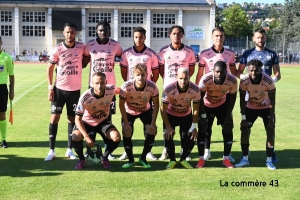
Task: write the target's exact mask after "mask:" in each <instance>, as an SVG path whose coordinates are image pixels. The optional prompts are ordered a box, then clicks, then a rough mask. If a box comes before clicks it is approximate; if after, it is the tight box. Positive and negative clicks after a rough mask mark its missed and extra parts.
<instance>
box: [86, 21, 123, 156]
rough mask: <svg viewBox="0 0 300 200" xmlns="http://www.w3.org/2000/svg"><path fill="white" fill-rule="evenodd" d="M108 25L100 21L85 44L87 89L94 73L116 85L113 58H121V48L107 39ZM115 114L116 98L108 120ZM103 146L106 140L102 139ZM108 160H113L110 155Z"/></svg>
mask: <svg viewBox="0 0 300 200" xmlns="http://www.w3.org/2000/svg"><path fill="white" fill-rule="evenodd" d="M110 30H111V28H110V24H109V23H108V22H107V21H103V20H101V21H100V22H98V24H97V25H96V31H97V37H96V38H95V39H93V40H90V41H89V42H87V44H86V48H85V52H84V57H83V61H82V62H83V67H86V66H87V64H88V63H89V62H90V73H89V87H92V75H93V74H94V73H95V72H102V73H104V74H105V75H106V79H107V84H113V85H115V84H116V77H115V71H114V67H115V58H116V57H121V54H122V48H121V46H120V44H119V42H117V41H115V40H113V39H111V38H109V35H110ZM115 113H116V97H114V98H113V100H112V102H111V110H110V118H109V119H110V120H111V114H115ZM103 140H104V142H105V144H107V143H106V141H107V140H106V138H103ZM110 159H115V158H114V157H113V156H112V155H110Z"/></svg>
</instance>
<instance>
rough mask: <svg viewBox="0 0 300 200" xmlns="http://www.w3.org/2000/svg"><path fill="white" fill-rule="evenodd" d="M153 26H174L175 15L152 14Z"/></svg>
mask: <svg viewBox="0 0 300 200" xmlns="http://www.w3.org/2000/svg"><path fill="white" fill-rule="evenodd" d="M152 23H153V24H175V14H172V13H169V14H168V13H167V14H153V18H152Z"/></svg>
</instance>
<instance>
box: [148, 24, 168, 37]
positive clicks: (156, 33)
mask: <svg viewBox="0 0 300 200" xmlns="http://www.w3.org/2000/svg"><path fill="white" fill-rule="evenodd" d="M168 31H169V28H165V27H164V28H163V27H153V29H152V35H153V38H168V37H169V36H168Z"/></svg>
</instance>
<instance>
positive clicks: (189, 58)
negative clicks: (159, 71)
mask: <svg viewBox="0 0 300 200" xmlns="http://www.w3.org/2000/svg"><path fill="white" fill-rule="evenodd" d="M158 63H159V65H164V88H166V86H167V85H169V84H171V83H173V82H175V81H177V79H176V77H177V70H178V68H180V67H185V68H187V69H189V67H190V66H195V56H194V52H193V49H192V48H191V47H189V46H186V45H184V44H182V47H181V48H180V49H178V50H176V49H174V48H173V47H172V45H171V44H170V45H167V46H165V47H163V48H161V50H160V52H159V54H158Z"/></svg>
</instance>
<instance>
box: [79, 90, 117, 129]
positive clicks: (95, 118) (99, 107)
mask: <svg viewBox="0 0 300 200" xmlns="http://www.w3.org/2000/svg"><path fill="white" fill-rule="evenodd" d="M115 93H116V92H115V86H114V85H106V88H105V93H104V96H103V97H100V98H99V97H96V96H95V94H94V88H91V89H89V90H87V91H85V92H84V93H83V94H82V95H81V96H80V98H79V101H78V104H77V108H76V111H75V113H76V115H79V116H83V117H82V120H83V121H84V122H85V123H87V124H89V125H91V126H97V125H98V124H100V123H101V122H103V121H104V120H105V119H107V117H108V116H109V112H110V103H111V101H112V98H113V96H114V95H115Z"/></svg>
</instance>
